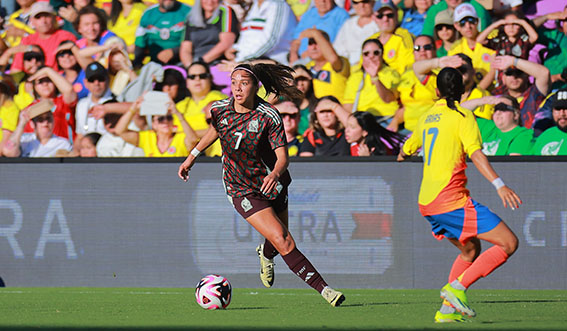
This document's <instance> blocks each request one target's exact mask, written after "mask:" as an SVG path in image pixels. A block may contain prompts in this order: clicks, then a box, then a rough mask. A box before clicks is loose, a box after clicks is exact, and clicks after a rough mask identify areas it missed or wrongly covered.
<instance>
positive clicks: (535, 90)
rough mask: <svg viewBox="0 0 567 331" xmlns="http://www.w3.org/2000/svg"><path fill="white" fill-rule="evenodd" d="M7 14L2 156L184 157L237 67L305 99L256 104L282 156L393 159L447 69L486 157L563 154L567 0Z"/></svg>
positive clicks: (312, 1)
mask: <svg viewBox="0 0 567 331" xmlns="http://www.w3.org/2000/svg"><path fill="white" fill-rule="evenodd" d="M2 6H3V7H2V8H1V9H0V32H1V39H0V54H1V55H0V156H4V157H20V156H21V157H73V156H74V157H129V156H147V157H167V156H187V155H188V154H189V152H188V151H190V150H191V148H193V146H194V145H195V144H196V142H197V141H198V140H199V139H200V138H201V137H202V136H203V135H204V133H205V132H206V130H207V128H208V126H209V122H210V111H209V109H210V106H211V104H212V103H213V102H215V101H217V100H222V99H225V98H227V97H229V96H230V83H231V81H230V72H231V71H232V69H233V68H234V67H235V66H236V64H237V63H239V62H244V61H249V62H251V63H258V62H267V63H282V64H286V65H289V66H291V67H293V68H294V69H295V75H294V83H295V85H296V86H297V87H298V88H299V89H300V90H301V92H302V93H303V97H302V98H300V99H298V100H286V99H283V98H277V97H274V96H273V95H268V96H265V98H266V100H267V101H268V102H270V103H272V104H274V105H275V106H276V108H278V110H280V112H281V115H282V118H283V124H284V127H285V131H286V136H287V140H288V144H289V149H288V150H289V153H290V155H291V156H302V157H308V156H314V155H315V156H349V155H351V156H367V155H395V154H397V153H398V151H399V147H400V144H401V142H402V141H403V140H404V138H405V137H407V136H409V135H411V134H412V131H413V130H414V129H415V126H416V123H417V121H418V119H419V117H420V115H421V114H423V113H424V112H425V111H426V110H427V109H428V108H429V107H431V106H432V105H433V104H434V103H435V101H436V100H437V98H438V96H437V93H436V75H437V74H438V73H439V71H440V70H441V69H442V68H445V67H454V68H456V69H457V70H458V71H459V72H461V74H462V75H463V80H464V84H465V89H466V91H465V94H464V95H463V98H462V100H461V105H462V106H463V107H465V108H468V109H470V110H472V111H473V112H474V114H475V115H476V116H477V122H478V125H479V128H480V132H481V135H482V139H483V147H484V149H483V151H484V152H485V154H487V155H567V0H540V1H534V0H470V1H467V0H441V1H436V0H393V1H384V0H336V1H334V0H287V1H285V0H144V1H141V0H49V1H46V0H42V1H40V0H15V1H14V0H8V1H4V0H3V1H2ZM264 95H265V93H262V92H260V96H262V97H264ZM564 142H565V143H564ZM204 154H205V155H207V156H220V154H221V148H220V144H219V142H218V141H217V142H216V143H215V144H213V145H212V146H211V147H210V148H209V149H208V150H207V151H206V152H205V153H204Z"/></svg>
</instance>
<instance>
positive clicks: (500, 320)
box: [0, 287, 567, 330]
mask: <svg viewBox="0 0 567 331" xmlns="http://www.w3.org/2000/svg"><path fill="white" fill-rule="evenodd" d="M194 293H195V292H194V289H193V288H183V289H181V288H174V289H170V288H168V289H163V288H10V287H7V288H3V289H0V330H7V329H8V330H9V329H16V330H23V329H28V328H33V329H40V330H72V329H99V328H102V329H107V330H114V329H136V330H139V329H195V330H219V329H220V330H267V329H270V330H295V329H310V330H334V329H341V330H380V329H389V330H399V329H470V330H477V329H484V330H488V329H499V330H525V329H539V330H567V291H565V290H562V291H557V290H539V291H534V290H474V289H472V290H471V291H469V302H470V303H471V305H472V306H473V307H474V308H475V309H476V311H477V314H478V315H477V317H475V318H473V319H470V321H469V322H467V323H458V324H456V323H452V324H450V325H449V324H435V323H433V316H434V314H435V311H436V310H437V309H438V308H439V306H440V303H441V299H440V298H439V291H438V290H375V289H371V290H360V289H356V290H354V289H350V290H349V289H347V290H344V293H345V295H346V298H347V300H346V301H345V302H344V304H343V306H341V307H338V308H333V307H331V306H330V305H329V304H327V303H326V301H324V300H323V298H322V297H321V296H320V295H319V294H317V293H315V292H314V291H313V290H310V289H242V288H238V289H233V298H232V302H231V304H230V306H229V307H228V309H226V310H217V311H207V310H204V309H202V308H201V307H199V306H198V305H197V303H196V302H195V295H194Z"/></svg>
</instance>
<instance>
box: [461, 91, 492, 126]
mask: <svg viewBox="0 0 567 331" xmlns="http://www.w3.org/2000/svg"><path fill="white" fill-rule="evenodd" d="M489 95H491V94H490V92H488V91H487V90H483V89H481V88H478V87H475V88H474V89H473V90H472V91H471V94H469V96H468V98H467V99H466V100H462V101H463V102H464V101H467V100H474V99H480V98H482V97H486V96H489ZM473 113H474V114H475V115H476V116H477V117H481V118H484V119H487V120H491V119H492V114H494V105H488V104H486V105H482V106H478V107H476V108H475V109H474V110H473Z"/></svg>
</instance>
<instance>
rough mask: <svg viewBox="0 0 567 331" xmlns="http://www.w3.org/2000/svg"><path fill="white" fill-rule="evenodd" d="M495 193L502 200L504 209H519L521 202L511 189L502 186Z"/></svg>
mask: <svg viewBox="0 0 567 331" xmlns="http://www.w3.org/2000/svg"><path fill="white" fill-rule="evenodd" d="M497 192H498V195H499V196H500V199H502V205H504V208H507V207H508V206H509V207H510V208H512V210H515V209H516V208H520V205H521V204H522V200H521V199H520V197H519V196H518V195H517V194H516V192H514V191H513V190H512V189H511V188H509V187H508V186H502V187H501V188H499V189H498V191H497Z"/></svg>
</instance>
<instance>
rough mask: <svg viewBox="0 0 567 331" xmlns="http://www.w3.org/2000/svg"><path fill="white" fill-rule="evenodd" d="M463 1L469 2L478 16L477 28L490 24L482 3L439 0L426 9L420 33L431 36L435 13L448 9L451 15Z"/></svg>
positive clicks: (482, 28)
mask: <svg viewBox="0 0 567 331" xmlns="http://www.w3.org/2000/svg"><path fill="white" fill-rule="evenodd" d="M463 3H469V4H471V5H472V6H473V7H474V9H475V12H476V13H477V15H478V17H479V30H480V31H482V30H484V29H485V28H486V27H487V26H488V25H489V24H490V21H491V19H490V13H489V12H488V11H487V10H486V9H485V8H484V6H483V5H481V4H480V3H478V2H477V1H475V0H470V1H468V0H442V1H439V3H437V4H436V5H433V6H431V7H430V8H429V10H428V11H427V15H426V17H425V23H424V24H423V31H422V32H421V33H422V34H426V35H429V36H433V34H434V27H435V17H436V16H437V14H438V13H439V12H441V11H443V10H448V11H449V13H450V14H451V16H453V12H454V11H455V9H456V8H457V6H459V5H460V4H463Z"/></svg>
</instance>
